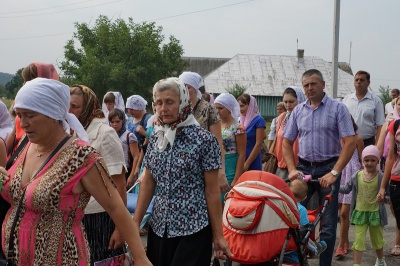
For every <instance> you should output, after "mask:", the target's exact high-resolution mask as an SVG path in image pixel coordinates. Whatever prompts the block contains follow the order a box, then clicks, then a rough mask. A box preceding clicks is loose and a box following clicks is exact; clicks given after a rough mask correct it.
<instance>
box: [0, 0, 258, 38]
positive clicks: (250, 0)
mask: <svg viewBox="0 0 400 266" xmlns="http://www.w3.org/2000/svg"><path fill="white" fill-rule="evenodd" d="M119 1H123V0H118V1H115V2H119ZM254 1H257V0H248V1H243V2H238V3H234V4H229V5H224V6H218V7H213V8H207V9H202V10H197V11H192V12H187V13H182V14H178V15H173V16H168V17H161V18H156V19H153V20H148V21H156V20H162V19H168V18H175V17H180V16H186V15H190V14H196V13H201V12H206V11H210V10H215V9H220V8H225V7H230V6H234V5H240V4H245V3H249V2H254ZM110 3H113V2H110ZM62 12H64V11H62ZM56 13H60V12H56ZM24 17H25V16H24ZM0 18H3V17H0ZM72 33H73V32H68V33H55V34H47V35H38V36H31V37H14V38H2V39H0V41H10V40H23V39H35V38H44V37H52V36H58V35H66V34H72Z"/></svg>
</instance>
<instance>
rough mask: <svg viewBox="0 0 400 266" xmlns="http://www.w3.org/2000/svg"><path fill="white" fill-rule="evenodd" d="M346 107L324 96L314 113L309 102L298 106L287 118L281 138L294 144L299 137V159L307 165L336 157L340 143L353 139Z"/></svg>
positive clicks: (351, 125) (339, 149)
mask: <svg viewBox="0 0 400 266" xmlns="http://www.w3.org/2000/svg"><path fill="white" fill-rule="evenodd" d="M354 135H355V134H354V128H353V123H352V122H351V117H350V113H349V111H348V109H347V107H346V106H345V105H344V104H343V103H341V102H339V101H337V100H334V99H332V98H330V97H328V96H327V95H326V94H325V96H324V98H323V99H322V101H321V103H320V104H319V105H318V107H317V108H316V109H313V108H312V107H311V105H310V100H307V101H305V102H304V103H302V104H299V105H297V106H296V107H295V108H294V110H293V111H292V114H291V115H290V118H289V121H288V124H287V125H286V127H285V131H284V132H283V137H285V138H286V139H288V140H290V141H295V140H296V138H297V136H299V146H300V151H299V154H298V155H299V157H300V158H302V159H304V160H306V161H309V162H323V161H326V160H328V159H330V158H332V157H338V156H339V154H340V151H341V149H342V147H341V144H340V140H341V139H342V138H343V137H348V136H354Z"/></svg>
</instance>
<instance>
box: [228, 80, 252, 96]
mask: <svg viewBox="0 0 400 266" xmlns="http://www.w3.org/2000/svg"><path fill="white" fill-rule="evenodd" d="M225 90H226V91H227V92H228V93H230V94H232V95H233V96H234V97H235V98H236V99H237V98H239V96H240V95H242V94H244V93H245V92H246V90H247V88H246V87H245V86H242V85H240V84H237V83H235V85H233V87H232V88H228V89H225Z"/></svg>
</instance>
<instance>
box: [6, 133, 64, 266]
mask: <svg viewBox="0 0 400 266" xmlns="http://www.w3.org/2000/svg"><path fill="white" fill-rule="evenodd" d="M70 137H71V136H70V135H68V136H66V137H65V138H64V139H63V140H62V141H61V142H60V143H59V144H58V145H57V147H56V148H55V149H54V150H53V151H52V152H51V154H50V155H49V157H47V159H46V161H45V162H44V163H43V164H42V166H40V168H39V170H37V172H36V173H35V174H34V175H33V177H32V180H33V179H35V178H36V176H37V174H38V173H39V172H40V171H42V169H43V167H44V166H45V165H46V164H47V163H48V162H49V161H50V159H51V158H53V156H54V155H56V153H57V152H58V151H59V150H60V148H61V147H62V146H64V144H65V143H66V142H67V141H68V140H69V138H70ZM25 144H26V143H25ZM20 146H21V145H20ZM24 147H25V145H24ZM18 148H19V147H18ZM11 159H12V158H10V160H11ZM14 160H15V159H14ZM25 192H26V187H25V189H24V191H22V194H21V198H20V199H19V202H18V207H17V212H16V213H15V217H14V221H13V223H12V226H11V230H10V239H9V241H8V253H7V259H0V266H3V265H7V266H14V265H15V263H14V257H15V252H14V232H15V227H16V226H17V220H18V217H19V215H20V213H21V207H22V204H23V202H24V197H25Z"/></svg>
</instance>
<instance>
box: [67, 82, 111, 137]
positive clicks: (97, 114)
mask: <svg viewBox="0 0 400 266" xmlns="http://www.w3.org/2000/svg"><path fill="white" fill-rule="evenodd" d="M71 88H79V89H81V91H82V94H83V109H82V113H81V115H80V116H79V117H78V119H79V122H81V124H82V126H83V127H84V128H85V129H87V127H88V126H89V125H90V123H91V122H92V120H93V118H104V117H105V116H104V113H103V111H102V110H101V104H100V101H99V99H98V98H97V96H96V94H95V93H94V92H93V91H92V90H91V89H90V88H89V87H86V86H85V85H78V84H75V85H72V86H71Z"/></svg>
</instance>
